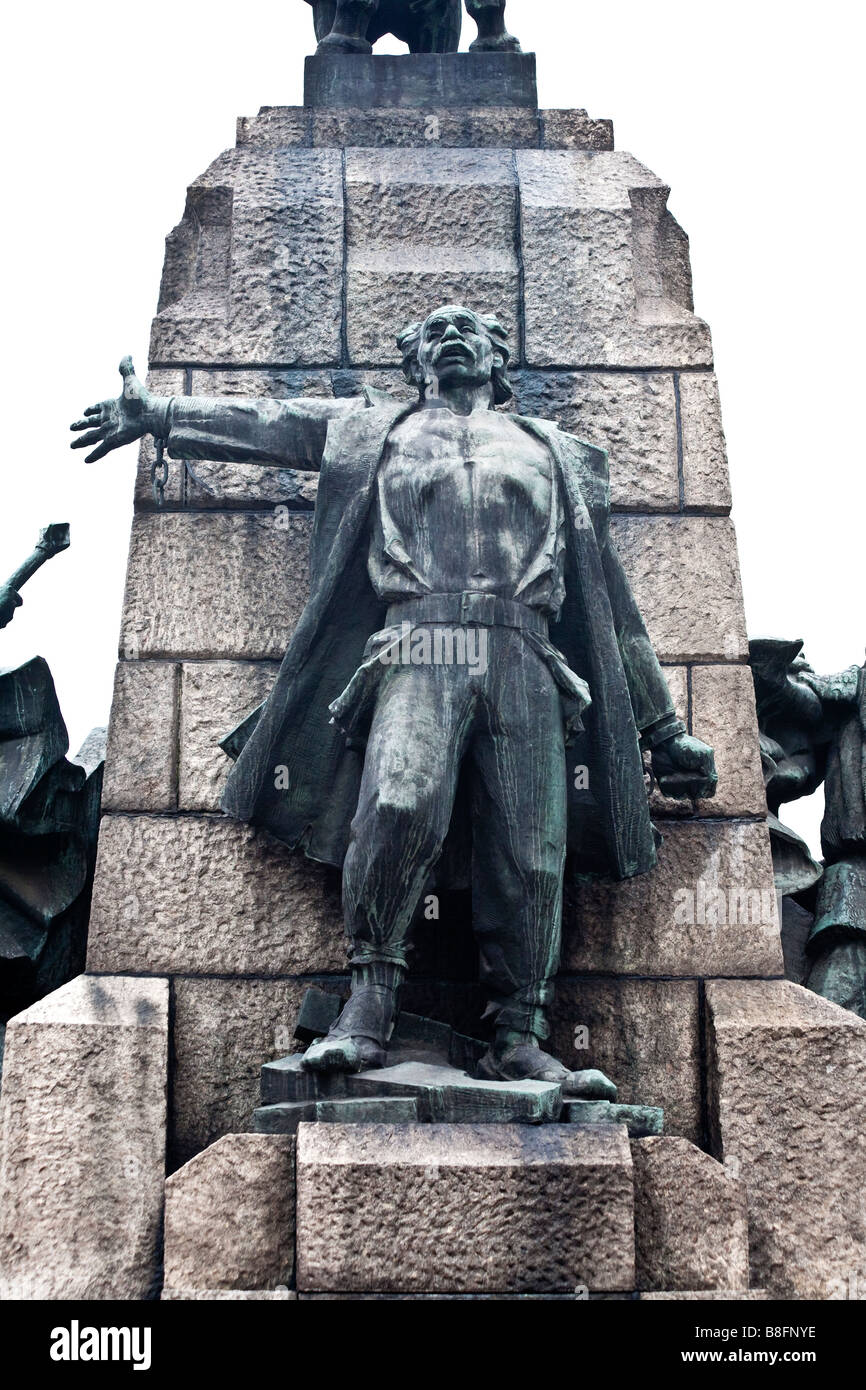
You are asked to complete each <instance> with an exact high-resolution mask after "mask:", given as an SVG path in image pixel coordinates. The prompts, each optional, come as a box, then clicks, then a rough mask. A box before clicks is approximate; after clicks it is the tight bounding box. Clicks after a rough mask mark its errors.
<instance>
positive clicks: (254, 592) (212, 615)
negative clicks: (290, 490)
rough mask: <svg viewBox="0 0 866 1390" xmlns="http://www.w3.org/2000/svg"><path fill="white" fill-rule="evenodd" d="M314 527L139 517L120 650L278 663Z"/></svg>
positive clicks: (261, 515) (265, 516)
mask: <svg viewBox="0 0 866 1390" xmlns="http://www.w3.org/2000/svg"><path fill="white" fill-rule="evenodd" d="M311 525H312V523H311V519H310V517H309V516H305V515H302V514H291V515H289V516H287V517H281V516H280V515H278V514H276V513H274V512H250V513H235V514H217V513H214V514H213V515H208V514H206V513H197V514H194V513H191V514H188V515H183V514H181V513H165V514H163V515H159V516H157V515H148V514H146V513H141V514H139V515H137V516H136V517H135V518H134V519H133V523H132V535H131V538H130V547H129V565H128V569H127V576H126V595H125V599H124V607H123V616H122V620H121V650H122V651H123V652H125V653H126V654H127V656H130V655H133V656H137V657H198V658H217V657H221V658H235V659H238V658H244V657H246V658H253V659H262V658H266V659H270V660H277V661H281V660H282V658H283V655H284V653H285V650H286V646H287V645H288V640H289V637H290V635H291V632H292V629H293V628H294V626H295V623H296V622H297V620H298V618H299V617H300V615H301V612H302V611H303V607H304V604H305V603H306V600H307V594H308V591H309V575H308V554H309V536H310V529H311Z"/></svg>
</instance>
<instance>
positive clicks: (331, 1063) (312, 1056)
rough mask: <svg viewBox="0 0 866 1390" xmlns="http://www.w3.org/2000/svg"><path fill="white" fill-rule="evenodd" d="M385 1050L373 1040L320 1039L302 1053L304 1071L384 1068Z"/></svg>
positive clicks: (329, 1037) (359, 1038)
mask: <svg viewBox="0 0 866 1390" xmlns="http://www.w3.org/2000/svg"><path fill="white" fill-rule="evenodd" d="M385 1057H386V1053H385V1049H384V1047H380V1046H379V1044H378V1043H377V1042H376V1041H375V1039H374V1038H362V1037H358V1038H332V1037H331V1036H330V1035H329V1036H328V1037H327V1038H320V1039H319V1041H318V1042H314V1043H311V1044H310V1046H309V1047H308V1048H307V1050H306V1052H305V1053H304V1056H303V1060H302V1061H301V1066H302V1067H303V1068H304V1070H305V1071H367V1070H368V1069H372V1068H374V1067H384V1065H385Z"/></svg>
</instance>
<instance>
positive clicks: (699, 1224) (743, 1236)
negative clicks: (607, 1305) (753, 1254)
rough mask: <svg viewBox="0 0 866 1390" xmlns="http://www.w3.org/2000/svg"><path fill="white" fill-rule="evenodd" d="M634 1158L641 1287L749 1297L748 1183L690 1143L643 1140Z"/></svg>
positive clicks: (633, 1149) (655, 1138)
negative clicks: (732, 1292)
mask: <svg viewBox="0 0 866 1390" xmlns="http://www.w3.org/2000/svg"><path fill="white" fill-rule="evenodd" d="M631 1153H632V1160H633V1163H634V1200H635V1241H636V1265H637V1268H636V1284H637V1288H638V1289H640V1290H642V1291H646V1292H652V1291H664V1290H666V1291H674V1290H677V1289H683V1290H695V1289H703V1290H705V1291H720V1290H725V1289H743V1290H747V1289H748V1287H749V1225H748V1213H747V1198H746V1187H745V1184H744V1183H742V1182H740V1181H738V1180H737V1179H736V1178H735V1177H734V1175H733V1174H732V1173H730V1172H729V1171H728V1170H727V1169H726V1168H725V1167H724V1166H723V1165H722V1164H721V1163H717V1162H716V1160H715V1159H714V1158H711V1157H710V1155H709V1154H706V1153H704V1152H703V1151H702V1150H701V1149H699V1148H697V1147H696V1146H695V1145H694V1144H690V1143H689V1141H688V1140H687V1139H680V1138H674V1137H671V1138H662V1137H659V1136H652V1137H649V1138H645V1139H637V1140H635V1141H633V1142H632V1145H631Z"/></svg>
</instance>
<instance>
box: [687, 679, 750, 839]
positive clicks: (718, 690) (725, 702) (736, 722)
mask: <svg viewBox="0 0 866 1390" xmlns="http://www.w3.org/2000/svg"><path fill="white" fill-rule="evenodd" d="M691 675H692V717H693V721H694V727H695V733H696V734H697V735H698V737H699V738H702V739H703V740H704V742H705V743H709V744H710V745H711V746H712V748H713V749H714V751H715V755H716V768H717V770H718V774H719V785H718V787H717V788H716V794H715V796H714V797H713V798H712V800H710V801H701V802H699V803H698V807H699V810H700V812H701V814H702V815H705V816H743V815H746V816H747V815H757V816H760V815H763V814H764V812H765V811H766V809H767V798H766V796H765V794H764V778H763V774H762V772H761V755H760V751H759V748H758V719H757V715H756V713H755V687H754V684H753V681H752V672H751V669H750V668H749V667H748V666H693V667H692V673H691Z"/></svg>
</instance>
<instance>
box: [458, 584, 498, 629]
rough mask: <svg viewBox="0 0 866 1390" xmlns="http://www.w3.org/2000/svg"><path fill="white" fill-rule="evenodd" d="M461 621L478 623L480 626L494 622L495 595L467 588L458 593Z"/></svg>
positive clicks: (493, 624)
mask: <svg viewBox="0 0 866 1390" xmlns="http://www.w3.org/2000/svg"><path fill="white" fill-rule="evenodd" d="M460 621H461V623H464V624H465V623H479V624H480V625H481V626H482V627H494V626H495V624H496V595H495V594H481V593H478V591H477V590H473V589H467V590H466V591H465V592H464V593H462V594H461V595H460Z"/></svg>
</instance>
